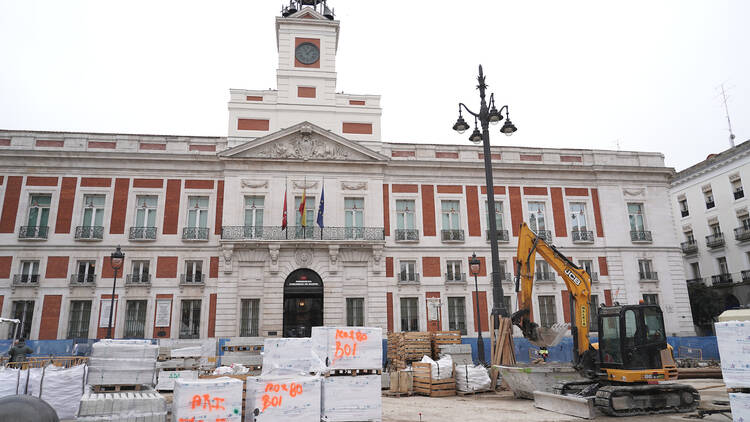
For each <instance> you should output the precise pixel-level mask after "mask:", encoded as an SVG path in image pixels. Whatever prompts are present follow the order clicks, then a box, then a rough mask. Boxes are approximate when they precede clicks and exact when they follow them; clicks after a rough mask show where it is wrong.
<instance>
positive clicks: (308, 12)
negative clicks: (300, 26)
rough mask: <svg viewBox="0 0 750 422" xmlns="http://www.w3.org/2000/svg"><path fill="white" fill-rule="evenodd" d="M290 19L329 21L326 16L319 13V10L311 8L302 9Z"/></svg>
mask: <svg viewBox="0 0 750 422" xmlns="http://www.w3.org/2000/svg"><path fill="white" fill-rule="evenodd" d="M289 17H290V18H295V19H319V20H328V18H326V17H325V16H323V15H321V14H320V13H318V11H317V10H315V9H313V8H311V7H303V8H302V9H300V10H298V11H297V12H295V13H294V14H291V15H289Z"/></svg>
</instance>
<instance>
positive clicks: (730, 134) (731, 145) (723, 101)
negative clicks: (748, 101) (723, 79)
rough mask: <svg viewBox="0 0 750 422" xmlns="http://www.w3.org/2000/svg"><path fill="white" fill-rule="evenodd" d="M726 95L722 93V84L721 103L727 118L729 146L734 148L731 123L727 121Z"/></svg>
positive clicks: (722, 85)
mask: <svg viewBox="0 0 750 422" xmlns="http://www.w3.org/2000/svg"><path fill="white" fill-rule="evenodd" d="M727 100H729V97H727V93H726V92H725V91H724V84H721V101H722V103H724V113H725V114H726V116H727V126H728V127H729V146H730V147H731V148H734V132H732V121H731V120H730V119H729V106H728V105H727Z"/></svg>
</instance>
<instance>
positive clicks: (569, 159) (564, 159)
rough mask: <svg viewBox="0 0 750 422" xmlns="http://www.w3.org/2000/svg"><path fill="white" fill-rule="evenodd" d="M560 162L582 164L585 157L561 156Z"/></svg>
mask: <svg viewBox="0 0 750 422" xmlns="http://www.w3.org/2000/svg"><path fill="white" fill-rule="evenodd" d="M560 161H561V162H563V163H580V162H582V161H583V157H581V156H580V155H561V156H560Z"/></svg>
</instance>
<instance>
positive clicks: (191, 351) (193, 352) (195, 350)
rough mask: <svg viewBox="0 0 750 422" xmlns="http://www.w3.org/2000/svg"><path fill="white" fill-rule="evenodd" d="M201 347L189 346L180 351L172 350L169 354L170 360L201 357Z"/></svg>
mask: <svg viewBox="0 0 750 422" xmlns="http://www.w3.org/2000/svg"><path fill="white" fill-rule="evenodd" d="M201 349H202V348H201V346H190V347H182V348H180V349H172V350H171V351H170V352H169V355H170V357H171V358H192V357H200V356H201Z"/></svg>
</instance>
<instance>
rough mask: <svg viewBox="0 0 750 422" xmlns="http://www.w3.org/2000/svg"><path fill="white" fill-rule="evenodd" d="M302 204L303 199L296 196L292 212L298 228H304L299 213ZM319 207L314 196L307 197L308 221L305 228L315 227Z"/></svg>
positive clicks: (306, 213) (306, 214)
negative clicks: (316, 212)
mask: <svg viewBox="0 0 750 422" xmlns="http://www.w3.org/2000/svg"><path fill="white" fill-rule="evenodd" d="M301 203H302V197H301V196H296V197H295V198H294V210H291V211H292V212H294V221H295V224H296V225H297V226H302V216H301V215H300V213H299V206H300V204H301ZM317 205H318V204H317V203H316V202H315V197H314V196H306V197H305V218H306V219H307V221H306V222H305V224H306V225H305V227H312V226H314V225H315V211H317V208H316V207H317Z"/></svg>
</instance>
